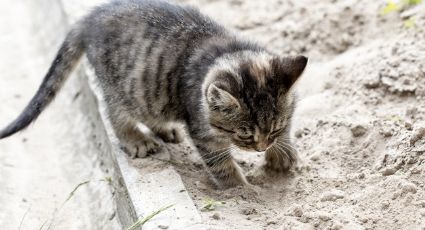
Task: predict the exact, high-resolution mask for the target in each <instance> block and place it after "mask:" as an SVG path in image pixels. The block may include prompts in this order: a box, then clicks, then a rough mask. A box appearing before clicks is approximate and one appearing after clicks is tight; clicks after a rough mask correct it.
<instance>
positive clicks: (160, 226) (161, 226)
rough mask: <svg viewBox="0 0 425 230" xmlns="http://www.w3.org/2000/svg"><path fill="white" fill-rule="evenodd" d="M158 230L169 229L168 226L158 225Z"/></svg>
mask: <svg viewBox="0 0 425 230" xmlns="http://www.w3.org/2000/svg"><path fill="white" fill-rule="evenodd" d="M158 228H159V229H168V228H169V227H168V225H162V224H160V225H158Z"/></svg>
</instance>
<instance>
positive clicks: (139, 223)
mask: <svg viewBox="0 0 425 230" xmlns="http://www.w3.org/2000/svg"><path fill="white" fill-rule="evenodd" d="M173 206H174V204H171V205H168V206H166V207H163V208H161V209H158V210H157V211H155V212H152V213H151V214H149V215H148V216H146V217H144V218H141V219H139V220H138V221H136V223H134V224H132V225H131V226H130V227H128V228H127V230H135V229H137V228H139V227H142V226H143V225H144V224H145V223H146V222H148V221H149V220H150V219H152V218H154V217H155V216H156V215H158V214H160V213H161V212H163V211H165V210H167V209H169V208H171V207H173Z"/></svg>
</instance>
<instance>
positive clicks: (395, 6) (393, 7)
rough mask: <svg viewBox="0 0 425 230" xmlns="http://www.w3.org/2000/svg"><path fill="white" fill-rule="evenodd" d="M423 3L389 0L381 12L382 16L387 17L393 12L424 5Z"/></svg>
mask: <svg viewBox="0 0 425 230" xmlns="http://www.w3.org/2000/svg"><path fill="white" fill-rule="evenodd" d="M422 1H423V0H402V1H393V0H388V1H387V4H386V5H385V6H384V8H382V10H381V15H387V14H389V13H392V12H398V11H400V10H402V9H404V8H406V7H409V6H414V5H417V4H420V3H422Z"/></svg>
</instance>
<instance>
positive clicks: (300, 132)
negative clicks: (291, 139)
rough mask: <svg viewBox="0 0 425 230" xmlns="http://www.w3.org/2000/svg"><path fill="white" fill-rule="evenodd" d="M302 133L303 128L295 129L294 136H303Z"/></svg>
mask: <svg viewBox="0 0 425 230" xmlns="http://www.w3.org/2000/svg"><path fill="white" fill-rule="evenodd" d="M303 134H304V130H302V129H298V130H297V131H295V137H296V138H301V137H303Z"/></svg>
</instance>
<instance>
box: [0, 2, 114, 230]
mask: <svg viewBox="0 0 425 230" xmlns="http://www.w3.org/2000/svg"><path fill="white" fill-rule="evenodd" d="M57 3H58V2H56V1H41V0H40V1H33V0H22V1H9V2H8V3H7V7H3V6H2V7H1V8H0V50H1V53H0V82H1V83H0V85H1V89H0V102H1V106H0V126H3V125H6V124H7V123H8V122H10V121H11V120H12V119H14V118H15V116H17V114H18V113H19V112H21V110H22V109H23V107H24V106H25V105H26V103H27V102H28V101H29V99H30V98H31V97H32V95H33V94H34V92H35V90H36V89H37V87H38V86H39V84H40V82H41V79H42V77H43V75H44V73H45V72H46V70H47V68H48V67H49V65H50V62H51V60H52V58H53V55H54V53H55V52H56V49H57V47H58V45H59V43H60V42H61V40H62V39H63V33H64V32H65V30H66V28H64V27H63V26H62V25H61V23H63V22H62V21H61V20H60V15H58V14H60V13H61V11H58V10H57V7H58V5H57ZM41 9H50V10H49V11H43V10H41ZM46 18H49V19H50V20H51V21H50V22H49V23H47V24H46ZM53 31H54V32H55V35H54V36H52V34H51V33H52V32H53ZM52 47H55V48H54V49H52ZM70 83H71V82H69V84H67V86H66V87H67V90H66V92H65V91H64V92H61V94H60V96H59V98H57V100H56V101H55V102H54V103H53V104H52V106H51V107H50V108H49V109H48V110H47V111H45V113H43V114H42V116H41V117H40V119H38V121H37V122H36V123H35V124H34V125H32V127H31V128H29V129H28V130H26V131H25V132H23V133H21V134H18V135H16V136H13V137H11V138H9V139H6V140H2V141H0V229H5V230H9V229H40V227H41V226H42V225H43V223H45V222H46V225H45V226H44V228H43V229H47V227H48V226H49V225H50V223H52V225H51V229H121V227H120V226H119V223H118V220H117V217H116V215H115V211H114V210H115V208H114V202H113V197H112V191H111V188H110V186H109V184H108V182H105V181H101V180H104V179H105V177H106V175H105V174H103V172H102V171H101V170H100V167H99V164H100V163H99V162H100V161H99V159H97V158H96V157H95V156H93V155H90V154H85V152H84V151H90V150H91V149H90V148H89V147H90V145H88V144H86V143H85V138H86V137H85V135H83V131H84V129H85V128H86V127H84V126H83V124H84V122H83V121H84V119H83V118H82V115H79V114H76V111H72V110H73V109H76V108H78V106H77V103H79V102H78V99H75V100H72V101H71V100H70V98H72V97H73V96H74V95H75V93H76V92H77V90H78V89H70V87H71V86H72V85H74V84H70ZM71 117H72V119H71ZM72 127H78V128H72ZM79 128H81V129H79ZM93 152H94V151H93ZM85 181H90V183H89V184H86V185H84V186H82V187H81V188H80V189H79V190H78V191H77V192H75V194H74V196H73V197H72V198H71V199H70V200H69V201H68V202H67V203H66V204H65V205H63V207H62V208H61V206H62V204H63V202H64V201H65V200H66V199H67V197H68V195H69V193H70V192H71V191H72V190H73V189H74V188H75V187H76V186H77V185H78V184H79V183H82V182H85ZM52 220H53V221H52ZM51 221H52V222H51Z"/></svg>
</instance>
